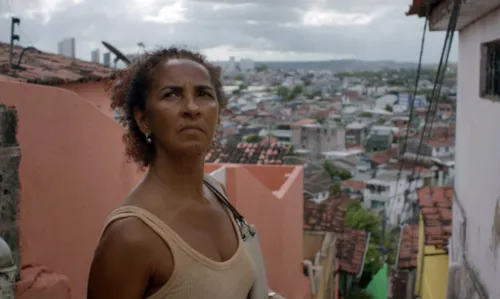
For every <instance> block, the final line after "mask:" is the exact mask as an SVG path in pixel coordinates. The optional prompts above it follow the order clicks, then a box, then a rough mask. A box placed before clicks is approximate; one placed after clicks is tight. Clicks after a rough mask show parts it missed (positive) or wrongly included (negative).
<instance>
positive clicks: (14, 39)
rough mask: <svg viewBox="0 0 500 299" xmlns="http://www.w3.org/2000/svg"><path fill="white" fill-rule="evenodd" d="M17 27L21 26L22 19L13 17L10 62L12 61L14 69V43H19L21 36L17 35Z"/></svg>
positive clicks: (11, 64) (11, 65)
mask: <svg viewBox="0 0 500 299" xmlns="http://www.w3.org/2000/svg"><path fill="white" fill-rule="evenodd" d="M16 24H17V26H20V25H21V19H19V18H16V17H12V20H11V22H10V49H9V60H10V67H11V68H12V67H13V65H14V41H16V40H17V41H19V35H17V34H15V32H14V28H15V25H16Z"/></svg>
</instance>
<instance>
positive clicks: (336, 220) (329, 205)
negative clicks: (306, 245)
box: [304, 195, 352, 233]
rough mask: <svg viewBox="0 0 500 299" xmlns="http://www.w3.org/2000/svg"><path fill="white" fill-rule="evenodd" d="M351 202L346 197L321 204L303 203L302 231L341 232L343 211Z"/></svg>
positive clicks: (309, 201) (332, 198) (306, 201)
mask: <svg viewBox="0 0 500 299" xmlns="http://www.w3.org/2000/svg"><path fill="white" fill-rule="evenodd" d="M351 203H352V200H351V199H350V198H349V196H348V195H343V196H340V197H330V198H328V199H327V200H325V201H323V202H321V203H315V202H314V201H311V200H305V201H304V231H317V232H336V233H340V232H342V229H343V227H344V217H345V211H346V209H347V207H348V206H349V204H351Z"/></svg>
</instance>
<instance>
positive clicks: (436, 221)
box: [418, 186, 453, 250]
mask: <svg viewBox="0 0 500 299" xmlns="http://www.w3.org/2000/svg"><path fill="white" fill-rule="evenodd" d="M452 198H453V187H449V186H445V187H423V188H420V189H419V190H418V201H419V207H420V212H421V213H422V217H423V222H424V223H423V225H424V235H425V245H434V246H436V247H438V248H441V249H444V250H447V246H448V241H449V238H450V237H451V225H452V224H451V220H452V213H451V208H452Z"/></svg>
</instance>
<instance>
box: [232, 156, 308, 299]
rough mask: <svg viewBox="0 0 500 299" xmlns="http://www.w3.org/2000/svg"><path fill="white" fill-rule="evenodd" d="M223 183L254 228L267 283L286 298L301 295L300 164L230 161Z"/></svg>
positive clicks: (305, 288) (304, 290) (295, 298)
mask: <svg viewBox="0 0 500 299" xmlns="http://www.w3.org/2000/svg"><path fill="white" fill-rule="evenodd" d="M226 186H227V191H228V193H229V197H230V198H231V199H232V201H233V202H234V203H235V206H236V207H237V208H238V210H240V212H241V213H242V214H243V215H244V216H245V217H246V218H247V219H248V220H249V221H250V222H252V223H253V224H255V225H256V227H257V229H258V232H259V237H260V241H261V246H262V251H263V255H264V260H265V262H266V267H267V274H268V275H267V276H268V280H269V286H270V287H271V288H272V289H273V290H275V291H276V292H278V293H281V294H283V295H284V296H285V297H286V298H289V299H299V298H300V299H303V298H304V296H306V295H307V294H308V291H309V284H308V280H307V279H306V278H305V277H304V276H303V274H302V265H301V260H302V256H303V254H302V238H303V230H302V227H303V225H302V221H303V202H304V201H303V195H302V190H303V172H302V168H301V167H291V166H290V167H287V166H259V165H231V166H228V167H226ZM269 186H272V188H269ZM273 189H274V190H273ZM273 191H277V192H275V193H274V194H273Z"/></svg>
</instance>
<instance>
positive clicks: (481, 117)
mask: <svg viewBox="0 0 500 299" xmlns="http://www.w3.org/2000/svg"><path fill="white" fill-rule="evenodd" d="M499 27H500V9H497V10H495V11H492V12H491V13H489V14H487V15H486V16H485V17H482V18H481V19H479V20H477V21H475V22H474V23H472V24H470V25H469V26H467V27H466V28H464V29H463V30H462V31H461V32H460V34H459V40H458V43H459V47H458V48H459V58H458V78H457V85H458V92H457V95H458V98H457V130H456V154H455V167H456V176H455V190H456V193H457V196H458V198H459V200H460V201H461V202H462V204H463V208H464V210H465V214H466V217H467V221H466V222H467V225H466V227H464V228H463V230H465V231H466V240H464V242H465V244H466V246H465V247H466V248H463V247H464V246H463V243H462V240H461V239H460V238H462V236H461V234H460V233H458V232H460V230H461V228H460V226H461V223H462V221H461V220H460V219H456V218H458V217H455V215H456V212H455V211H454V219H453V226H454V227H453V235H452V244H453V245H452V247H454V248H452V255H451V257H452V258H453V259H455V260H457V261H458V263H459V264H461V265H465V264H467V262H468V263H469V264H470V267H469V269H467V271H466V270H464V269H462V270H460V271H466V272H467V273H464V274H460V275H459V274H457V275H456V276H457V277H461V278H451V277H450V279H449V284H450V287H451V286H455V288H462V287H465V286H467V283H468V282H469V281H473V280H475V281H476V282H478V283H479V284H480V285H483V286H484V289H485V291H486V292H487V293H488V296H489V298H500V284H499V283H498V277H500V259H499V255H500V252H499V250H500V244H499V241H500V237H499V236H500V211H499V209H498V205H499V204H498V198H499V196H500V187H499V184H498V180H499V178H500V159H499V158H498V153H499V152H500V139H499V138H497V136H498V132H499V130H500V122H498V115H500V102H499V101H491V100H487V99H483V98H481V97H480V78H481V74H482V65H481V57H482V52H481V49H482V47H481V45H482V44H484V43H487V42H491V41H494V40H498V39H500V31H499V30H498V28H499ZM456 208H457V206H456V205H454V210H456ZM464 250H465V252H466V256H467V259H466V260H465V261H464V260H461V257H460V255H461V252H462V251H464ZM471 269H473V270H471ZM457 271H458V270H457ZM460 271H459V272H460ZM468 276H470V279H469V278H467V277H468ZM472 276H473V277H472ZM465 294H467V292H465ZM470 296H474V295H473V294H472V295H470ZM468 298H474V297H468ZM457 299H460V297H458V298H457Z"/></svg>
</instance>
